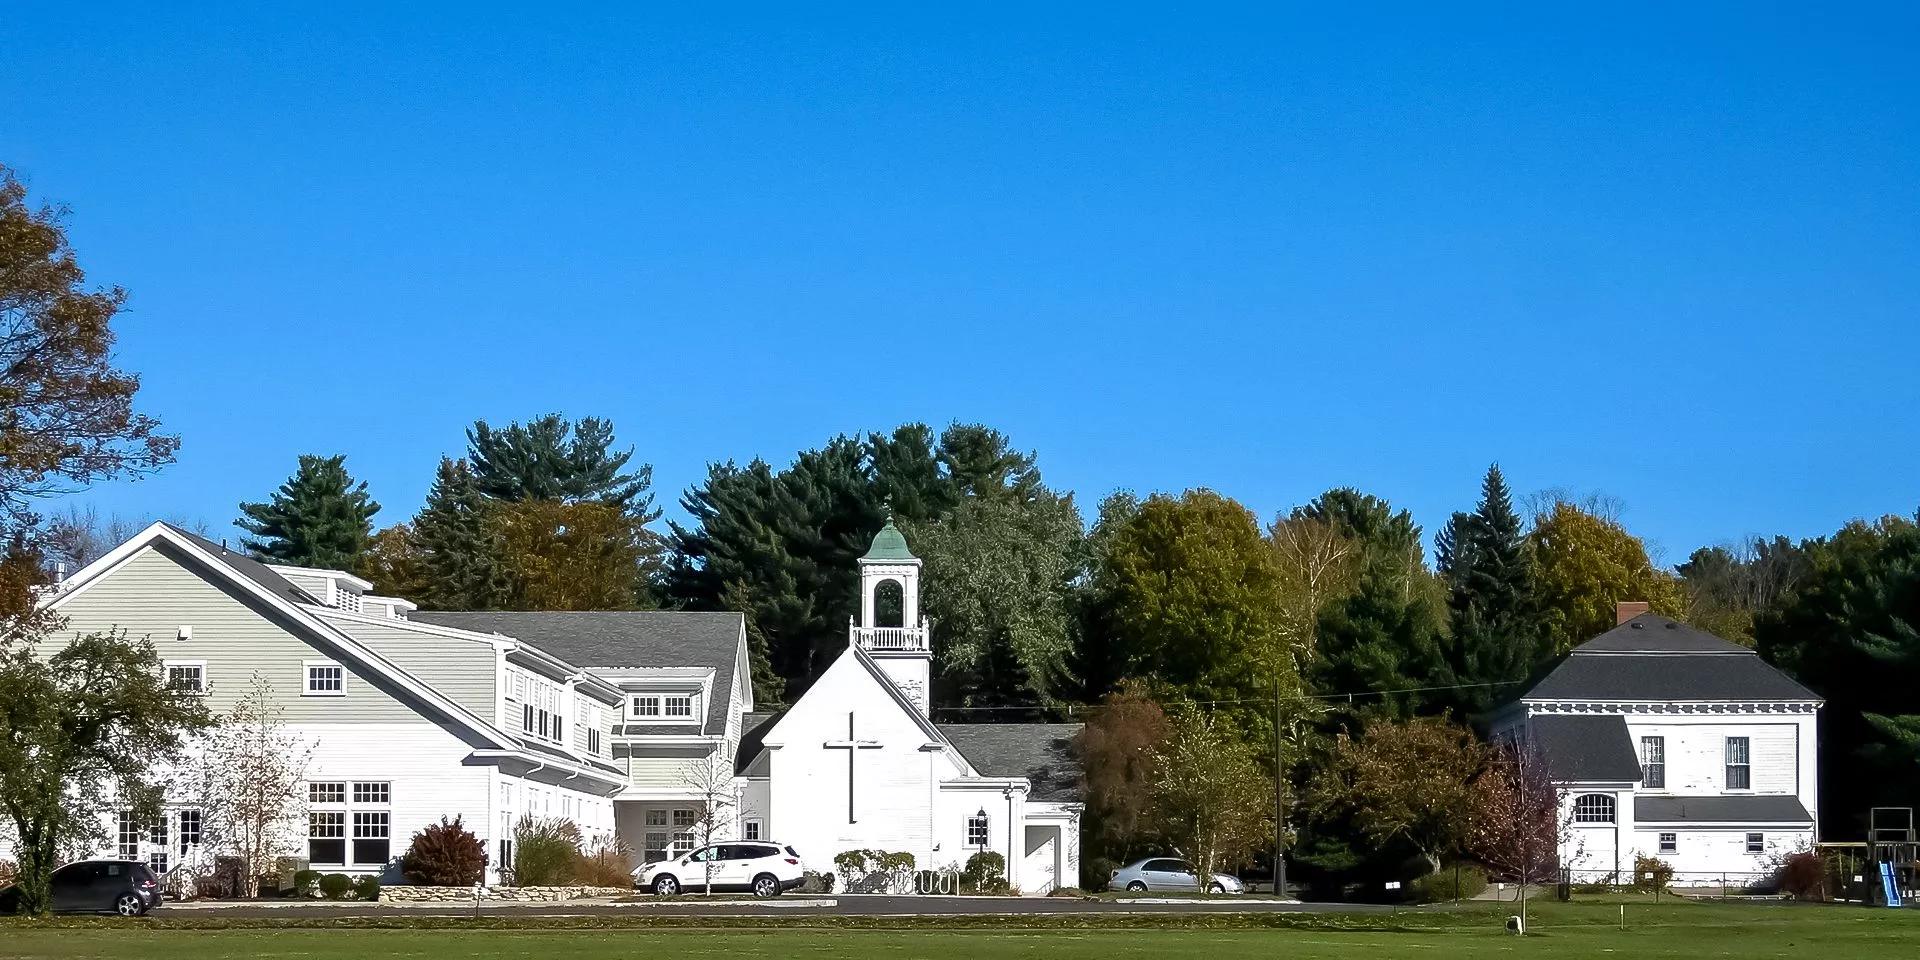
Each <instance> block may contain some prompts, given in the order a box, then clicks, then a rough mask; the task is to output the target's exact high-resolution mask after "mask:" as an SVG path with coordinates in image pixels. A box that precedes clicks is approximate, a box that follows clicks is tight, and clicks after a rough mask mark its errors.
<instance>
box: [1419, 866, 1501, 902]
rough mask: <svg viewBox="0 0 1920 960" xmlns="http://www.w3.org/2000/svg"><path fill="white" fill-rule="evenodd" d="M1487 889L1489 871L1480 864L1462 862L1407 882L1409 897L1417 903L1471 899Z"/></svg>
mask: <svg viewBox="0 0 1920 960" xmlns="http://www.w3.org/2000/svg"><path fill="white" fill-rule="evenodd" d="M1486 889H1487V872H1486V871H1485V870H1482V869H1481V868H1480V865H1479V864H1475V863H1462V864H1456V865H1454V866H1447V867H1441V868H1440V869H1439V870H1438V871H1436V872H1434V873H1429V874H1427V875H1426V876H1424V877H1420V878H1419V879H1417V880H1414V881H1413V882H1412V883H1409V884H1407V897H1408V899H1410V900H1413V901H1414V902H1416V903H1450V902H1452V901H1454V900H1471V899H1473V898H1474V897H1477V896H1479V895H1480V894H1482V893H1485V892H1486Z"/></svg>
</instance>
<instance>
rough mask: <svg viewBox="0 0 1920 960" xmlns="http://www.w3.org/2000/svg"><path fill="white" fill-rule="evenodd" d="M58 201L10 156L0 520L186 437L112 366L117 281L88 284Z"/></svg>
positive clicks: (2, 222)
mask: <svg viewBox="0 0 1920 960" xmlns="http://www.w3.org/2000/svg"><path fill="white" fill-rule="evenodd" d="M64 215H65V211H64V210H63V209H61V208H57V207H47V206H42V207H38V208H35V207H32V206H29V205H28V203H27V190H26V186H25V185H24V184H22V183H21V182H20V181H19V180H18V179H17V178H16V177H15V176H14V173H13V171H12V170H10V169H8V168H6V167H4V166H0V526H4V527H5V528H10V529H11V530H15V531H17V530H23V529H27V528H30V527H32V526H33V525H34V524H35V523H36V522H37V521H38V517H36V516H35V515H34V513H33V510H32V507H31V505H32V503H33V501H34V500H36V499H39V498H42V497H47V496H50V495H55V494H60V493H67V492H72V491H75V490H78V489H80V488H82V487H84V486H86V485H87V484H89V483H92V482H94V481H97V480H106V479H111V478H114V477H121V476H129V475H139V474H144V473H148V472H151V471H153V470H156V469H158V468H160V467H161V466H163V465H165V464H168V463H171V462H172V461H173V456H174V451H175V450H176V449H178V447H179V445H180V441H179V439H178V438H176V437H173V436H169V435H167V434H163V433H161V432H160V425H159V423H158V422H157V421H155V420H154V419H153V418H152V417H149V416H147V415H145V414H142V413H139V412H136V411H135V410H134V408H133V398H134V394H135V393H136V392H137V391H138V390H139V388H140V378H139V377H137V376H135V375H133V374H131V373H127V372H126V371H124V370H120V369H118V368H116V367H115V366H114V365H113V343H114V333H113V329H112V326H111V324H112V321H113V319H114V317H115V316H116V315H117V314H118V313H119V312H120V308H121V307H122V306H123V305H124V304H125V303H126V299H127V294H126V291H124V290H122V289H120V288H119V287H108V288H105V289H88V287H87V284H86V274H85V273H84V272H83V271H82V270H81V269H80V264H79V262H78V261H77V260H76V259H75V258H74V255H73V250H72V249H71V248H70V247H69V246H68V245H67V236H66V231H65V229H64V227H63V226H62V224H61V220H62V218H63V216H64Z"/></svg>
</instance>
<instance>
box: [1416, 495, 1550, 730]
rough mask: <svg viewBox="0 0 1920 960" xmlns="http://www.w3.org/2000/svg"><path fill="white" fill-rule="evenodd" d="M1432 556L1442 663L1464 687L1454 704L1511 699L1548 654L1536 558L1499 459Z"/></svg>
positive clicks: (1467, 709) (1483, 705)
mask: <svg viewBox="0 0 1920 960" xmlns="http://www.w3.org/2000/svg"><path fill="white" fill-rule="evenodd" d="M1435 554H1436V556H1437V558H1438V560H1439V568H1440V576H1441V578H1442V579H1443V580H1445V581H1446V584H1447V609H1448V612H1449V615H1450V619H1451V621H1452V625H1453V636H1452V638H1451V641H1450V643H1449V645H1448V652H1447V661H1448V663H1449V665H1450V667H1451V669H1452V672H1453V674H1454V678H1455V680H1456V682H1458V683H1460V684H1462V685H1463V689H1461V690H1459V691H1456V696H1455V697H1454V698H1453V705H1454V706H1455V707H1456V708H1457V709H1458V710H1459V711H1460V712H1462V713H1463V714H1466V715H1469V716H1470V715H1475V714H1480V713H1484V712H1485V711H1487V710H1489V709H1491V708H1493V707H1494V706H1496V705H1498V704H1501V703H1504V702H1506V701H1507V700H1509V699H1512V696H1513V694H1514V693H1516V692H1518V691H1517V689H1515V687H1514V686H1513V684H1515V683H1517V682H1518V681H1523V680H1525V679H1527V677H1528V675H1529V674H1530V673H1531V672H1532V671H1533V669H1534V668H1535V667H1537V666H1539V665H1540V663H1541V662H1542V661H1543V660H1544V659H1546V657H1547V655H1548V652H1549V651H1548V648H1547V645H1546V643H1545V642H1544V640H1543V638H1542V631H1541V629H1540V623H1539V619H1538V617H1537V616H1536V615H1535V611H1534V609H1533V597H1534V576H1533V557H1532V555H1531V554H1529V553H1528V551H1527V542H1526V533H1525V531H1524V530H1523V529H1522V528H1521V522H1520V515H1519V514H1518V513H1516V512H1514V509H1513V495H1512V492H1511V491H1510V490H1509V489H1508V487H1507V482H1506V478H1505V477H1504V476H1502V475H1501V473H1500V465H1499V464H1494V465H1492V466H1490V467H1488V468H1487V474H1486V477H1485V479H1483V480H1482V482H1481V485H1480V502H1479V504H1478V505H1477V506H1476V507H1475V508H1474V511H1473V512H1472V513H1470V514H1467V513H1456V514H1454V515H1453V519H1452V520H1451V521H1450V522H1449V523H1448V524H1447V528H1446V530H1444V531H1443V532H1442V534H1441V535H1440V537H1438V538H1436V540H1435Z"/></svg>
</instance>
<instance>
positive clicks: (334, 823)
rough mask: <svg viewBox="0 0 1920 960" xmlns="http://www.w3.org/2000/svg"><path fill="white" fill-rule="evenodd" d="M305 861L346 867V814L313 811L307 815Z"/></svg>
mask: <svg viewBox="0 0 1920 960" xmlns="http://www.w3.org/2000/svg"><path fill="white" fill-rule="evenodd" d="M307 859H308V860H309V861H311V862H313V863H323V864H326V865H328V866H346V863H347V814H346V812H345V811H343V810H314V811H312V812H310V813H308V814H307Z"/></svg>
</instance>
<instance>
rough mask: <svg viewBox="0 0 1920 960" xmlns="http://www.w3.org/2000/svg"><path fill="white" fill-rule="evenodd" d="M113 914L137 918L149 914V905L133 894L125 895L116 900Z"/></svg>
mask: <svg viewBox="0 0 1920 960" xmlns="http://www.w3.org/2000/svg"><path fill="white" fill-rule="evenodd" d="M113 912H115V913H117V914H119V915H121V916H123V917H137V916H139V915H141V914H143V913H146V912H147V904H146V902H145V901H143V900H141V899H140V898H139V897H136V896H134V895H133V894H131V893H123V894H121V895H120V896H119V897H117V898H115V899H114V901H113Z"/></svg>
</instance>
